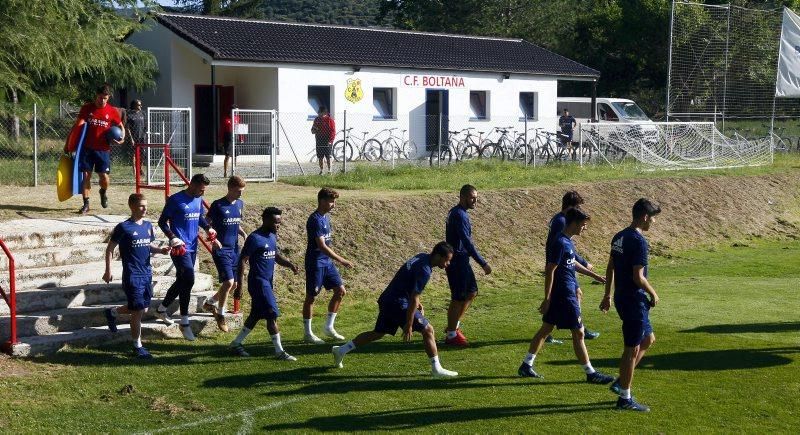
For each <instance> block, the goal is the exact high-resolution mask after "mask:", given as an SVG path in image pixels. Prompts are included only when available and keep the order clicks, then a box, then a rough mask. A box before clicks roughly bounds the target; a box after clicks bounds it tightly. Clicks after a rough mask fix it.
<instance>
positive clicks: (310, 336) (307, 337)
mask: <svg viewBox="0 0 800 435" xmlns="http://www.w3.org/2000/svg"><path fill="white" fill-rule="evenodd" d="M303 341H304V342H306V343H310V344H325V340H323V339H321V338H319V337H317V336H316V335H314V334H306V335H305V337H303Z"/></svg>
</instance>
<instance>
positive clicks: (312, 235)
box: [305, 211, 332, 267]
mask: <svg viewBox="0 0 800 435" xmlns="http://www.w3.org/2000/svg"><path fill="white" fill-rule="evenodd" d="M331 231H332V229H331V218H330V216H329V215H327V214H325V215H323V214H320V212H318V211H315V212H314V213H311V216H309V217H308V221H306V234H307V236H308V245H307V246H306V258H305V263H306V267H315V266H324V265H327V264H330V263H331V258H330V257H328V254H326V253H324V252H322V250H321V249H319V246H317V239H319V238H320V237H322V238H323V239H324V240H325V245H327V246H331V243H332V242H331Z"/></svg>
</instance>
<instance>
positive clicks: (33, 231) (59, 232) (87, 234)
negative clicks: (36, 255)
mask: <svg viewBox="0 0 800 435" xmlns="http://www.w3.org/2000/svg"><path fill="white" fill-rule="evenodd" d="M125 219H127V216H115V215H96V216H76V217H70V218H63V219H17V220H12V221H5V222H0V234H1V235H2V239H3V241H4V242H5V244H6V245H7V246H8V248H9V249H10V250H11V252H12V253H15V252H16V251H19V250H23V249H36V248H47V247H59V248H60V247H64V246H82V245H87V244H94V243H104V242H107V241H108V237H109V235H111V230H112V229H114V226H115V225H117V224H118V223H120V222H122V221H123V220H125Z"/></svg>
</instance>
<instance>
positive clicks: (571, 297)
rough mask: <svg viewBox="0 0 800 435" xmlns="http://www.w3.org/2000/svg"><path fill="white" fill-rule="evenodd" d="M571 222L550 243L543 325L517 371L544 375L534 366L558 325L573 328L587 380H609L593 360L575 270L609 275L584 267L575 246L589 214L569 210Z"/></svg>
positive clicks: (599, 278) (603, 381) (594, 275)
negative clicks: (586, 334)
mask: <svg viewBox="0 0 800 435" xmlns="http://www.w3.org/2000/svg"><path fill="white" fill-rule="evenodd" d="M566 220H567V226H566V227H565V228H564V231H562V232H561V233H560V234H558V236H557V237H556V239H555V240H553V242H552V243H551V244H550V245H548V246H547V266H546V267H545V273H544V301H542V305H541V306H540V307H539V312H540V313H542V327H541V328H539V331H538V332H536V335H534V336H533V339H532V340H531V344H530V348H529V349H528V354H527V355H526V356H525V359H524V360H523V361H522V364H521V365H520V366H519V369H518V370H517V373H518V374H519V375H520V376H522V377H529V378H541V377H542V376H540V375H539V374H538V373H536V371H534V369H533V362H534V360H535V359H536V355H537V354H538V353H539V351H540V350H541V349H542V346H544V341H545V338H546V337H547V336H548V335H549V334H550V333H551V332H552V331H553V329H554V328H556V327H557V328H559V329H569V330H570V331H571V332H572V347H573V349H574V350H575V356H576V357H577V358H578V362H579V363H580V364H581V367H583V370H584V372H586V382H589V383H592V384H607V383H609V382H611V381H613V380H614V378H613V377H611V376H608V375H604V374H602V373H600V372H598V371H596V370H595V369H594V368H593V367H592V363H591V362H589V353H588V352H587V351H586V344H585V343H584V341H583V334H584V333H583V324H582V323H581V306H580V302H579V301H578V295H577V289H578V281H577V279H576V277H575V271H576V270H577V271H578V273H582V274H584V275H588V276H591V277H592V278H594V279H596V280H598V281H600V282H605V278H603V277H602V276H600V275H598V274H596V273H594V272H592V271H591V270H589V269H587V268H585V267H583V265H581V264H580V263H578V262H577V261H576V260H575V247H574V246H573V244H572V237H573V236H577V235H579V234H580V233H581V232H583V229H584V228H586V224H587V223H588V222H589V215H587V214H586V213H584V212H583V211H582V210H581V209H579V208H571V209H569V210H567V212H566Z"/></svg>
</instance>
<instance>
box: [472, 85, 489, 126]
mask: <svg viewBox="0 0 800 435" xmlns="http://www.w3.org/2000/svg"><path fill="white" fill-rule="evenodd" d="M488 95H489V93H488V92H487V91H469V111H470V118H469V119H470V120H479V119H488V117H487V116H486V114H487V113H488V110H487V109H488V107H489V106H488Z"/></svg>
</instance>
